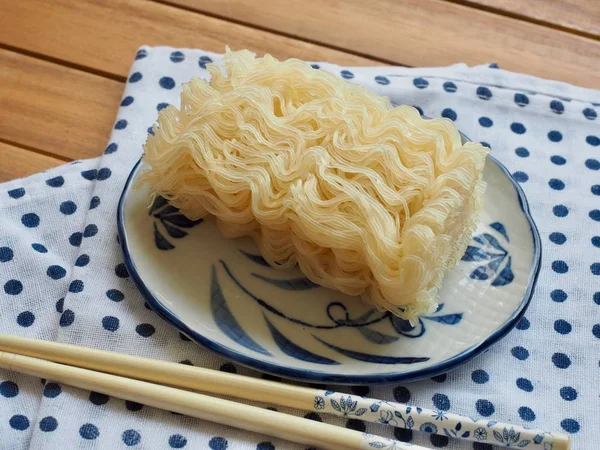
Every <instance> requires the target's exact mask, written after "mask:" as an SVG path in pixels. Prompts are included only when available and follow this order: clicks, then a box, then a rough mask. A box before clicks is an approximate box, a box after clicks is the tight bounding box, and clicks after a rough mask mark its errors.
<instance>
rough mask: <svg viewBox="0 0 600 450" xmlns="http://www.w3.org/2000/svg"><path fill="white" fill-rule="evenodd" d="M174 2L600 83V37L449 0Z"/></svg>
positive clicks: (404, 50)
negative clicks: (596, 37) (538, 23)
mask: <svg viewBox="0 0 600 450" xmlns="http://www.w3.org/2000/svg"><path fill="white" fill-rule="evenodd" d="M168 1H169V2H172V3H176V4H178V5H181V6H184V7H186V8H194V9H198V10H201V11H203V12H208V13H210V14H215V15H218V16H222V17H229V18H231V19H234V20H238V21H241V22H244V23H249V24H252V25H255V26H260V27H263V28H267V29H271V30H275V31H278V32H282V33H286V34H288V35H292V36H299V37H302V38H305V39H310V40H311V41H313V42H319V43H322V44H325V45H331V46H335V47H336V48H340V49H352V50H353V51H355V52H359V53H362V54H365V55H371V56H373V57H375V58H379V59H382V60H387V61H392V62H398V63H403V64H406V65H409V66H439V65H447V64H452V63H456V62H460V61H464V62H466V63H467V64H470V65H474V64H485V63H489V62H497V63H498V64H499V65H500V67H502V68H504V69H507V70H512V71H516V72H522V73H528V74H532V75H537V76H540V77H544V78H550V79H558V80H562V81H567V82H570V83H574V84H577V85H580V86H585V87H596V88H599V87H600V71H599V70H598V61H600V42H599V41H596V40H593V39H589V38H585V37H581V36H578V35H574V34H571V33H567V32H564V31H559V30H554V29H552V28H548V27H545V26H541V25H537V24H533V23H529V22H525V21H522V20H515V19H512V18H509V17H505V16H501V15H498V14H493V13H489V12H486V11H482V10H479V9H476V8H471V7H467V6H463V5H458V4H454V3H449V2H446V1H443V0H403V1H397V0H371V1H368V2H367V1H364V0H344V1H341V0H337V1H323V0H289V1H286V2H281V1H280V0H255V1H246V0H228V1H226V2H224V1H222V0H203V1H202V2H197V1H195V0H168ZM490 1H492V0H490ZM514 1H515V2H519V4H520V3H521V2H520V1H519V0H514ZM539 1H540V2H544V4H545V3H546V1H545V0H539ZM573 1H576V0H573ZM590 1H595V2H598V0H590ZM290 12H291V13H290Z"/></svg>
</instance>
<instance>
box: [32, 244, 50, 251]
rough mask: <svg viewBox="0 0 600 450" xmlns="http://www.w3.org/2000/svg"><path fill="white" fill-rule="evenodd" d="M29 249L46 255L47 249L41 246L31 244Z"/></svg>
mask: <svg viewBox="0 0 600 450" xmlns="http://www.w3.org/2000/svg"><path fill="white" fill-rule="evenodd" d="M31 248H32V249H34V250H35V251H36V252H38V253H48V249H47V248H46V247H44V246H43V245H42V244H31Z"/></svg>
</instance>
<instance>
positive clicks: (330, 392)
mask: <svg viewBox="0 0 600 450" xmlns="http://www.w3.org/2000/svg"><path fill="white" fill-rule="evenodd" d="M333 394H335V391H325V397H327V396H328V395H333Z"/></svg>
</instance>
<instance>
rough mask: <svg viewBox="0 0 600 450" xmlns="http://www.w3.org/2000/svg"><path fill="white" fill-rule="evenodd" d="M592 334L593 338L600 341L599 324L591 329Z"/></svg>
mask: <svg viewBox="0 0 600 450" xmlns="http://www.w3.org/2000/svg"><path fill="white" fill-rule="evenodd" d="M592 334H593V335H594V337H595V338H597V339H600V323H597V324H595V325H594V326H593V327H592Z"/></svg>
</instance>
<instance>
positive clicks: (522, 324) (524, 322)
mask: <svg viewBox="0 0 600 450" xmlns="http://www.w3.org/2000/svg"><path fill="white" fill-rule="evenodd" d="M530 326H531V323H529V320H528V319H527V317H521V320H519V322H518V323H517V325H516V326H515V328H516V329H517V330H528V329H529V327H530Z"/></svg>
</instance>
